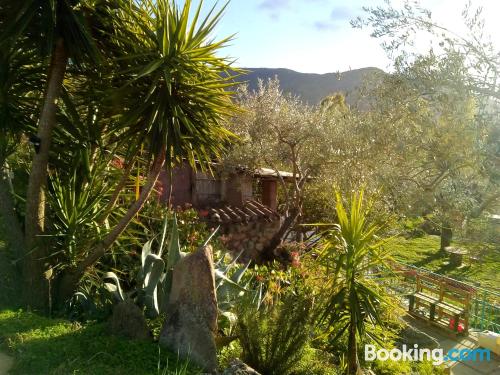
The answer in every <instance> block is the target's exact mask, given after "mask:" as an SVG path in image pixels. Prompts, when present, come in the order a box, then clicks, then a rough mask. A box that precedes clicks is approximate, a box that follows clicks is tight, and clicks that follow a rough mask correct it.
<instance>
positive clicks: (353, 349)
mask: <svg viewBox="0 0 500 375" xmlns="http://www.w3.org/2000/svg"><path fill="white" fill-rule="evenodd" d="M352 320H353V318H352V317H351V323H350V324H349V337H348V342H347V348H348V350H347V351H348V353H347V373H348V374H349V375H357V374H361V373H362V372H361V369H360V367H359V360H358V347H357V343H356V325H355V324H354V321H352Z"/></svg>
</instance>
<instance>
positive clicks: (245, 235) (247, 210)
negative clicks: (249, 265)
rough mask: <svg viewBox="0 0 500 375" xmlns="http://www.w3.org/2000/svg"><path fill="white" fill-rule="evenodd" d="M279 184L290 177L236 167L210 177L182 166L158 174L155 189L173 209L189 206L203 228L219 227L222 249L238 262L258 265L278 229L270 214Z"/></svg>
mask: <svg viewBox="0 0 500 375" xmlns="http://www.w3.org/2000/svg"><path fill="white" fill-rule="evenodd" d="M280 179H283V180H284V181H285V182H289V181H293V175H292V173H289V172H282V171H279V174H278V173H277V172H276V171H274V170H272V169H269V168H259V169H256V170H253V171H250V170H249V169H247V168H237V169H235V170H233V171H232V172H230V173H224V174H222V173H214V174H213V175H212V174H210V173H206V172H202V171H199V170H195V169H193V168H192V167H191V166H190V165H189V164H188V163H184V164H182V165H181V166H179V167H177V168H175V169H174V170H172V173H167V172H164V173H162V174H161V175H160V178H159V189H158V190H159V191H160V199H161V200H162V201H163V202H165V203H168V202H170V204H171V205H172V206H173V207H183V206H185V205H191V206H192V207H194V208H195V209H197V210H198V212H199V214H200V217H201V218H202V219H203V220H205V221H206V222H207V223H208V225H209V226H211V227H217V226H220V233H221V234H222V239H223V240H224V242H225V244H226V246H227V248H228V249H229V250H231V251H232V252H233V253H234V254H235V255H239V254H240V253H241V255H240V258H239V259H240V261H248V260H254V261H257V262H259V260H260V259H262V258H263V257H262V254H261V252H262V251H263V250H264V249H265V248H266V246H267V245H268V243H269V241H270V240H271V238H272V237H273V236H274V234H275V233H276V232H277V231H278V229H279V227H280V225H281V218H280V216H279V215H278V213H277V211H276V209H277V204H278V184H279V183H280ZM170 180H171V181H170ZM170 182H172V183H170Z"/></svg>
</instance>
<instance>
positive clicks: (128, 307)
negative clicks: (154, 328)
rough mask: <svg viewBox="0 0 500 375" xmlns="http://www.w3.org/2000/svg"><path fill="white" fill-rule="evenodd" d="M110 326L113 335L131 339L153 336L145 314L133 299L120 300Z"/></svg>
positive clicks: (145, 338)
mask: <svg viewBox="0 0 500 375" xmlns="http://www.w3.org/2000/svg"><path fill="white" fill-rule="evenodd" d="M109 328H110V330H111V333H112V334H113V335H117V336H123V337H126V338H129V339H136V340H147V339H151V338H152V336H151V332H149V329H148V326H147V324H146V319H145V318H144V314H143V313H142V311H141V309H140V308H139V307H138V306H137V305H135V304H134V303H133V302H132V301H123V302H120V303H118V304H117V305H116V306H115V307H114V308H113V315H111V319H110V321H109Z"/></svg>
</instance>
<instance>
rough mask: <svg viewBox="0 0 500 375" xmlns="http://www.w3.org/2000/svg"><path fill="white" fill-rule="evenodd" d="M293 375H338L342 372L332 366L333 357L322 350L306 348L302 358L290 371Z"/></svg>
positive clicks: (336, 366) (335, 366)
mask: <svg viewBox="0 0 500 375" xmlns="http://www.w3.org/2000/svg"><path fill="white" fill-rule="evenodd" d="M292 374H293V375H340V374H342V371H341V370H340V367H339V366H338V365H335V364H334V356H333V355H332V354H331V353H329V352H326V351H324V350H318V349H314V348H312V347H311V346H310V345H308V346H306V348H305V350H304V353H303V355H302V358H301V359H300V361H299V362H298V363H297V365H296V366H295V367H294V369H293V371H292Z"/></svg>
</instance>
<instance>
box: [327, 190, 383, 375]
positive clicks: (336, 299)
mask: <svg viewBox="0 0 500 375" xmlns="http://www.w3.org/2000/svg"><path fill="white" fill-rule="evenodd" d="M336 201H337V202H336V213H337V220H338V224H335V225H333V229H328V230H327V231H326V232H325V233H324V234H323V237H322V243H321V245H320V261H321V262H322V264H323V266H324V267H325V272H326V274H328V275H329V280H327V285H325V288H324V293H325V296H324V299H325V304H324V306H323V307H322V309H323V312H322V319H321V321H322V322H323V323H324V324H326V325H327V326H329V327H331V328H333V327H335V329H336V330H337V332H336V335H335V338H333V341H335V340H336V339H337V338H338V337H340V336H341V335H343V334H344V333H346V334H347V335H348V343H347V344H348V347H347V358H348V373H350V374H354V373H356V371H357V369H358V368H359V359H358V356H357V342H358V339H359V340H363V339H365V337H366V336H368V337H370V338H372V339H374V340H375V341H379V340H381V336H380V334H377V331H376V330H368V329H367V326H375V327H376V326H383V325H384V322H383V321H382V313H381V311H382V308H381V307H382V306H383V305H387V304H389V303H390V301H389V299H388V297H387V296H386V294H385V293H384V291H383V290H382V289H381V288H380V286H378V285H377V284H376V283H375V282H374V281H372V280H370V277H371V274H373V273H376V272H378V270H379V269H380V268H383V267H385V261H386V260H388V259H389V257H388V254H387V253H386V252H385V251H384V250H383V246H382V245H383V244H384V241H383V240H381V239H380V238H379V237H378V235H379V233H380V232H381V229H382V227H381V226H380V225H378V224H376V223H374V222H373V221H371V220H370V216H369V212H370V209H371V202H368V204H367V206H365V204H366V202H364V198H363V192H360V193H355V194H352V195H351V197H350V199H349V202H348V207H347V209H346V207H345V206H344V203H343V200H342V196H341V195H340V193H337V194H336ZM379 333H380V332H379Z"/></svg>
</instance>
